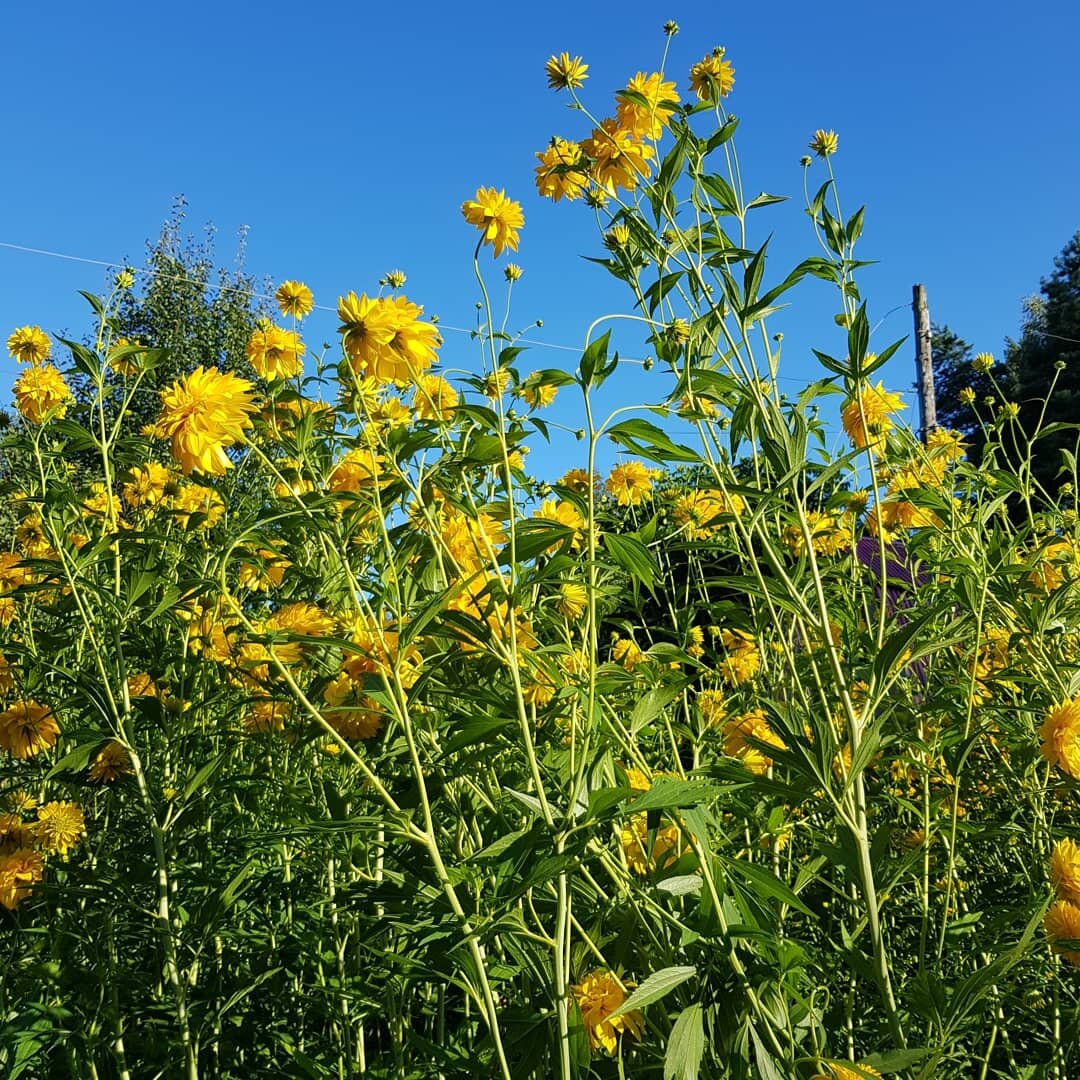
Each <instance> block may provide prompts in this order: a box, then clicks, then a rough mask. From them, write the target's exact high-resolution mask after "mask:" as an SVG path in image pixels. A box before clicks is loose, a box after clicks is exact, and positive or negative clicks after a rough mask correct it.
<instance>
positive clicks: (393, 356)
mask: <svg viewBox="0 0 1080 1080" xmlns="http://www.w3.org/2000/svg"><path fill="white" fill-rule="evenodd" d="M423 313H424V309H423V308H422V307H421V306H420V305H419V304H414V303H412V302H410V301H409V300H407V299H406V298H405V297H404V296H401V295H394V296H376V297H373V298H371V299H369V298H368V296H367V295H366V294H365V293H361V294H360V295H359V296H357V295H356V293H355V292H349V293H347V294H346V295H345V296H341V297H338V318H339V319H340V320H341V326H339V327H338V331H339V333H340V334H341V335H342V346H343V347H344V349H345V352H346V354H347V355H348V357H349V362H350V364H351V365H352V368H353V371H355V372H356V373H357V374H358V375H363V376H364V377H365V378H369V379H374V380H377V382H380V383H384V382H395V383H398V384H399V385H402V386H403V385H405V384H407V383H412V382H415V381H416V380H417V379H418V378H419V377H420V376H421V375H423V374H424V372H425V371H426V370H427V369H428V368H429V367H431V365H432V364H433V363H435V361H436V360H437V359H438V348H439V345H440V344H441V343H442V342H441V339H440V337H439V332H438V330H437V329H436V328H435V325H434V324H433V323H430V322H424V321H423V320H422V319H421V318H420V316H421V315H423Z"/></svg>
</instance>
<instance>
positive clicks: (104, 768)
mask: <svg viewBox="0 0 1080 1080" xmlns="http://www.w3.org/2000/svg"><path fill="white" fill-rule="evenodd" d="M129 772H131V758H129V757H128V752H127V751H126V750H125V749H124V748H123V746H122V745H121V744H120V743H118V742H117V741H116V740H115V739H113V740H112V741H111V742H107V743H106V744H105V745H104V746H103V747H102V748H101V749H100V750H99V751H98V752H97V754H96V756H95V757H94V761H93V763H92V764H91V766H90V771H89V773H88V774H87V775H88V777H89V778H90V780H91V781H92V782H93V783H95V784H111V783H113V781H115V780H119V779H120V777H121V776H126V775H127V774H128V773H129Z"/></svg>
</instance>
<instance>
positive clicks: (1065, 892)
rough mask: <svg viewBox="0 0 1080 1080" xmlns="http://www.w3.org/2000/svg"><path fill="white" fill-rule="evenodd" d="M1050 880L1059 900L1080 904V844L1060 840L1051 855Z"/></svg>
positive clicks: (1073, 841)
mask: <svg viewBox="0 0 1080 1080" xmlns="http://www.w3.org/2000/svg"><path fill="white" fill-rule="evenodd" d="M1050 880H1051V881H1052V882H1053V885H1054V891H1055V892H1056V893H1057V896H1058V899H1059V900H1067V901H1068V902H1069V903H1070V904H1080V844H1077V843H1076V841H1075V840H1069V839H1065V840H1059V841H1058V842H1057V843H1056V844H1055V845H1054V850H1053V852H1052V853H1051V855H1050Z"/></svg>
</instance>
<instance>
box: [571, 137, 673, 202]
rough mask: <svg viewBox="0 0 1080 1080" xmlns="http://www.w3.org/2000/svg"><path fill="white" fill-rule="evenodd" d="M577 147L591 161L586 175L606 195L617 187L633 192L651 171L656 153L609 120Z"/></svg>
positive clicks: (613, 191) (615, 190) (613, 193)
mask: <svg viewBox="0 0 1080 1080" xmlns="http://www.w3.org/2000/svg"><path fill="white" fill-rule="evenodd" d="M581 148H582V150H583V151H584V152H585V154H586V155H587V156H588V157H589V158H591V159H592V167H591V169H590V175H591V176H592V178H593V180H594V181H595V182H596V183H597V185H598V186H599V187H601V188H602V189H603V190H604V191H606V192H607V193H608V194H609V195H615V194H616V193H617V192H618V190H619V188H623V189H625V190H626V191H633V190H634V189H635V188H636V187H637V186H638V183H639V182H640V181H641V180H647V179H648V178H649V175H650V173H651V171H652V170H651V168H650V166H649V160H650V158H652V157H655V154H656V151H655V150H654V149H653V148H652V147H651V146H650V145H649V144H648V143H645V142H642V141H641V140H640V139H637V138H635V137H634V135H633V133H631V132H629V131H626V130H624V129H623V128H621V127H619V124H618V122H617V121H615V120H612V119H610V118H608V119H607V120H604V121H602V122H601V124H600V127H598V128H595V129H594V130H593V133H592V135H591V136H590V137H589V138H588V139H586V140H585V141H584V142H583V143H582V144H581Z"/></svg>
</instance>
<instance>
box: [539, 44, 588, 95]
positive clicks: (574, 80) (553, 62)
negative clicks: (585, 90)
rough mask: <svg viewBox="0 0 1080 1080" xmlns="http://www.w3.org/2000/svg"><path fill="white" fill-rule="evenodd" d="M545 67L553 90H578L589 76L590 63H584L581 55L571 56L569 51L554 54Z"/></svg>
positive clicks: (549, 84)
mask: <svg viewBox="0 0 1080 1080" xmlns="http://www.w3.org/2000/svg"><path fill="white" fill-rule="evenodd" d="M545 67H546V69H547V81H548V86H549V87H550V88H551V89H552V90H577V89H579V88H580V87H582V86H584V85H585V80H586V79H587V78H588V75H586V72H587V71H588V70H589V65H588V64H586V63H583V62H582V59H581V57H580V56H574V57H571V55H570V54H569V53H565V52H564V53H559V54H558V55H557V56H552V57H551V58H550V59H549V60H548V62H547V64H546V65H545Z"/></svg>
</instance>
